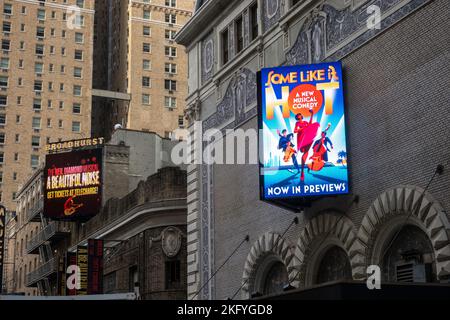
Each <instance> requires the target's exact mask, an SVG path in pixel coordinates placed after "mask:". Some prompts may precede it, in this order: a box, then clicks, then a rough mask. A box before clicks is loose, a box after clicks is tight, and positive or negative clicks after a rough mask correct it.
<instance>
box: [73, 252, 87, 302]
mask: <svg viewBox="0 0 450 320" xmlns="http://www.w3.org/2000/svg"><path fill="white" fill-rule="evenodd" d="M76 265H77V266H78V267H79V271H80V289H78V290H77V295H79V296H81V295H87V294H88V292H87V289H88V249H87V247H85V246H78V247H77V263H76Z"/></svg>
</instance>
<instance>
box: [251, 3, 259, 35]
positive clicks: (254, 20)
mask: <svg viewBox="0 0 450 320" xmlns="http://www.w3.org/2000/svg"><path fill="white" fill-rule="evenodd" d="M258 34H259V26H258V3H255V4H253V5H252V6H251V7H250V37H251V41H253V40H255V39H256V37H258Z"/></svg>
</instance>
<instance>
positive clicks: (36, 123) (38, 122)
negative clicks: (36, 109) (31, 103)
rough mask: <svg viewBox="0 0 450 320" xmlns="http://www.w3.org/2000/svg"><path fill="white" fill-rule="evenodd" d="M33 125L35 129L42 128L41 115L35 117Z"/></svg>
mask: <svg viewBox="0 0 450 320" xmlns="http://www.w3.org/2000/svg"><path fill="white" fill-rule="evenodd" d="M32 127H33V129H40V128H41V118H40V117H33V120H32Z"/></svg>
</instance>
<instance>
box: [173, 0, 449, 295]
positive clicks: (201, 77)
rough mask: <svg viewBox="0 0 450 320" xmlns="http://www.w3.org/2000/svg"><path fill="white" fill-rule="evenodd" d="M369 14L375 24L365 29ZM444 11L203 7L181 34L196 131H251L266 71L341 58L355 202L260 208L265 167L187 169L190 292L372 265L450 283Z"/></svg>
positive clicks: (217, 1) (360, 274) (327, 5)
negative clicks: (240, 95)
mask: <svg viewBox="0 0 450 320" xmlns="http://www.w3.org/2000/svg"><path fill="white" fill-rule="evenodd" d="M371 5H377V6H378V8H379V9H380V13H381V24H380V28H379V29H378V28H368V27H367V24H366V22H367V20H368V19H369V17H370V14H369V12H372V11H370V8H369V7H370V6H371ZM449 10H450V7H449V3H448V1H443V0H434V1H427V0H411V1H369V0H358V1H356V0H354V1H334V0H327V1H287V0H286V1H283V0H258V1H230V2H228V1H222V0H210V1H198V4H197V11H196V13H195V14H194V16H193V18H192V20H191V21H190V22H189V23H188V24H187V25H186V26H185V27H184V28H183V29H182V30H181V31H180V33H179V34H178V36H177V41H178V42H179V43H181V44H183V45H186V47H187V51H188V55H189V64H190V66H189V70H190V73H189V81H188V83H189V95H188V110H187V112H186V114H187V117H188V118H189V120H190V123H191V125H192V126H191V127H190V128H191V130H193V129H194V126H193V124H194V122H195V121H201V125H202V129H203V132H205V131H206V130H208V129H212V128H216V129H219V130H222V131H224V130H225V129H244V130H247V129H256V128H257V117H256V115H257V111H256V110H257V108H256V104H257V99H256V72H257V71H259V70H260V69H261V68H263V67H268V66H278V65H296V64H309V63H316V62H320V61H336V60H341V61H342V64H343V68H344V83H345V88H344V91H345V100H346V101H345V102H346V112H347V128H348V148H349V155H348V166H349V169H350V183H351V192H352V194H351V195H350V196H349V197H334V198H326V199H324V200H321V201H318V202H315V203H314V204H313V205H312V207H311V208H306V209H305V210H304V211H302V212H299V213H293V212H290V211H286V210H283V209H280V208H278V207H274V206H271V205H269V204H267V203H263V202H261V201H260V200H259V185H258V183H259V178H258V173H259V172H258V166H257V165H250V164H249V165H219V164H213V165H207V164H202V165H190V166H189V169H188V178H187V181H188V190H189V192H188V228H187V229H188V237H187V241H188V249H187V254H188V297H190V298H193V297H196V298H199V299H214V298H216V299H225V298H228V297H235V298H236V297H241V298H249V297H250V296H251V295H252V294H255V293H260V294H269V293H274V292H275V293H276V292H279V291H280V290H282V288H283V286H285V285H288V284H290V285H291V286H293V287H297V288H308V287H312V286H315V285H318V284H320V283H324V282H328V281H333V280H339V279H353V280H364V279H366V277H367V273H366V268H367V266H369V265H372V264H375V265H379V266H380V267H381V270H382V281H384V282H398V281H404V280H402V277H401V272H402V268H403V267H405V268H410V269H409V271H408V272H410V276H411V277H410V278H409V279H408V281H418V282H448V281H449V274H450V237H449V231H450V223H449V212H448V209H449V208H450V202H449V197H448V194H449V191H450V185H449V183H448V181H449V180H448V177H449V170H448V165H449V162H448V157H449V148H448V143H449V139H448V134H447V133H446V132H447V131H448V130H447V129H446V126H447V122H448V120H449V118H448V115H447V113H446V111H445V110H446V104H447V103H448V101H449V98H450V96H449V91H448V89H447V86H446V84H445V83H446V82H448V78H449V77H448V74H449V72H450V70H449V66H448V63H446V61H448V57H449V54H450V42H449V35H448V32H447V29H448V27H449V19H448V17H447V12H449ZM219 11H220V12H219ZM255 12H256V13H255ZM241 19H242V20H241ZM242 21H243V22H242ZM205 25H208V28H204V27H203V26H205ZM200 26H201V27H200ZM236 28H242V29H241V30H239V29H238V31H236ZM236 37H238V38H236ZM241 37H242V39H241ZM239 41H243V45H242V44H241V43H240V42H239ZM236 88H239V90H240V92H245V98H244V99H240V100H239V99H236V92H237V90H236ZM239 101H240V102H239ZM439 164H442V165H444V172H443V174H441V175H440V174H436V175H435V176H434V179H432V182H431V183H429V182H430V181H431V178H432V177H433V175H434V173H435V170H436V167H437V165H439ZM428 184H429V186H428V188H427V190H426V191H424V189H425V188H426V187H427V185H428ZM294 217H298V218H299V223H298V224H294V225H292V226H291V227H290V228H288V226H289V225H290V224H291V223H292V221H293V219H294ZM285 230H287V232H286V233H284V232H285ZM246 235H249V237H250V241H249V242H248V243H247V242H244V244H243V245H242V246H241V247H239V250H238V251H237V252H236V253H235V254H234V255H233V256H232V257H231V258H230V260H229V261H228V262H227V263H226V264H225V265H224V267H223V268H222V269H221V271H220V272H218V273H217V275H216V276H215V277H214V279H213V280H212V281H209V282H206V281H207V279H209V278H210V277H211V275H212V274H213V272H214V271H215V270H216V269H217V268H218V266H220V265H221V264H222V263H223V262H224V261H225V259H227V258H228V257H229V255H230V254H231V253H232V251H233V249H234V248H235V247H237V246H238V245H239V243H241V241H243V239H244V237H245V236H246ZM419 269H421V270H422V271H423V273H422V276H421V277H416V275H415V274H414V275H413V270H419ZM414 272H415V271H414ZM201 288H202V289H201ZM200 289H201V290H200ZM197 292H198V293H199V294H198V295H196V293H197Z"/></svg>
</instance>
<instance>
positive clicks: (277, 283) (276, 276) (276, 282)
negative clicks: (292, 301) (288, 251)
mask: <svg viewBox="0 0 450 320" xmlns="http://www.w3.org/2000/svg"><path fill="white" fill-rule="evenodd" d="M288 281H289V279H288V273H287V270H286V267H285V266H284V264H283V263H281V262H279V261H277V262H275V263H274V264H273V265H272V266H271V267H270V269H269V270H268V271H267V276H266V278H265V281H264V289H263V294H264V295H269V294H274V293H280V292H283V288H284V286H285V285H287V284H288Z"/></svg>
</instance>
